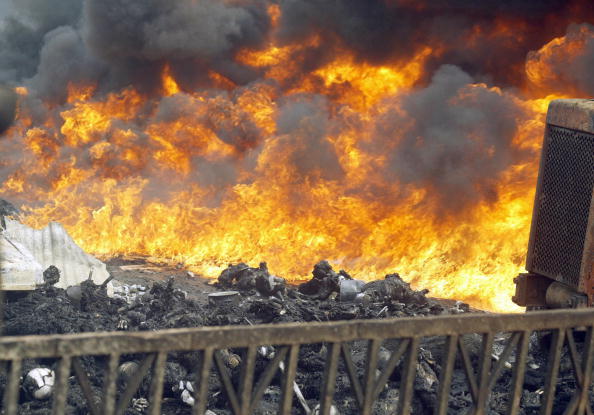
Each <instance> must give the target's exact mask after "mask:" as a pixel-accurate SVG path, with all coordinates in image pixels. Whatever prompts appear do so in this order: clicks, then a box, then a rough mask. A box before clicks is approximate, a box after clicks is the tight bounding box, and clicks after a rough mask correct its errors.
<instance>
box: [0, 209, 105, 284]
mask: <svg viewBox="0 0 594 415" xmlns="http://www.w3.org/2000/svg"><path fill="white" fill-rule="evenodd" d="M4 235H5V237H6V238H8V239H9V240H10V241H13V242H16V243H19V244H21V245H22V246H23V247H25V248H26V249H27V250H28V251H29V252H30V253H31V255H32V256H33V258H35V259H36V260H37V262H38V263H39V264H40V265H41V268H42V269H44V270H45V269H46V268H47V267H49V266H50V265H54V266H56V267H58V269H59V270H60V282H59V283H58V284H57V285H56V286H57V287H60V288H67V287H69V286H71V285H77V284H80V283H81V282H82V281H84V280H86V279H87V278H88V277H89V273H90V272H91V271H92V279H93V281H94V282H95V283H97V284H100V283H102V282H103V281H105V280H106V279H107V278H108V277H109V273H108V272H107V268H106V266H105V264H104V263H103V262H101V261H99V260H98V259H97V258H95V257H93V256H91V255H89V254H87V253H86V252H84V251H83V250H82V249H81V248H80V247H79V246H78V245H77V244H76V243H75V242H74V240H73V239H72V238H71V237H70V235H68V232H66V230H65V229H64V228H63V227H62V225H60V224H59V223H56V222H52V223H50V224H49V225H48V226H46V227H45V228H43V229H39V230H36V229H33V228H30V227H28V226H26V225H23V224H22V223H20V222H18V221H15V220H12V219H9V218H6V230H5V231H4ZM3 277H4V278H6V276H4V275H3ZM8 278H10V276H8ZM6 289H10V288H8V287H6Z"/></svg>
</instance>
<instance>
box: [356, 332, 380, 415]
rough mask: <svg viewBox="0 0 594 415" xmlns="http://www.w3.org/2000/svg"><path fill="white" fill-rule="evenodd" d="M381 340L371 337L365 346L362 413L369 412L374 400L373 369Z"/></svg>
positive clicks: (375, 365) (375, 366)
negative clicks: (365, 358)
mask: <svg viewBox="0 0 594 415" xmlns="http://www.w3.org/2000/svg"><path fill="white" fill-rule="evenodd" d="M381 344H382V341H381V340H379V339H373V340H370V341H369V345H368V346H367V365H366V367H365V398H364V400H363V407H362V408H361V409H362V411H361V413H362V414H363V415H369V414H370V413H371V407H372V405H373V402H374V401H375V396H374V394H373V390H374V387H375V383H376V376H375V371H376V369H377V360H378V353H379V349H380V346H381Z"/></svg>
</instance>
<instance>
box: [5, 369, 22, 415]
mask: <svg viewBox="0 0 594 415" xmlns="http://www.w3.org/2000/svg"><path fill="white" fill-rule="evenodd" d="M22 364H23V362H22V361H21V359H15V360H13V361H12V362H11V363H10V375H9V378H8V384H7V385H6V390H5V391H4V407H5V408H6V415H16V413H17V409H18V403H19V382H20V381H21V369H22Z"/></svg>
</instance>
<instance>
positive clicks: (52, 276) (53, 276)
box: [43, 265, 60, 286]
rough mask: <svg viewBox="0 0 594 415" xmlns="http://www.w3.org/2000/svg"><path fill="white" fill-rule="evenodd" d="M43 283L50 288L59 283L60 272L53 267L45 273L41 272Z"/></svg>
mask: <svg viewBox="0 0 594 415" xmlns="http://www.w3.org/2000/svg"><path fill="white" fill-rule="evenodd" d="M43 282H44V283H45V284H46V285H48V286H52V285H55V284H57V283H58V282H60V270H59V269H58V268H57V267H55V266H54V265H50V266H49V267H48V268H47V269H46V270H45V271H43Z"/></svg>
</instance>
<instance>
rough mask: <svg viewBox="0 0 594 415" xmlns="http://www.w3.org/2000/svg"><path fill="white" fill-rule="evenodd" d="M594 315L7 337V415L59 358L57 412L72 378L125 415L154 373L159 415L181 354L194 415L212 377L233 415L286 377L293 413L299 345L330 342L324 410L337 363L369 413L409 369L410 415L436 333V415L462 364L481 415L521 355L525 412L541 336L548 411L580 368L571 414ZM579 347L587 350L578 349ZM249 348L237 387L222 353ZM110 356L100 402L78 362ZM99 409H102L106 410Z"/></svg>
mask: <svg viewBox="0 0 594 415" xmlns="http://www.w3.org/2000/svg"><path fill="white" fill-rule="evenodd" d="M593 325H594V309H590V308H588V309H583V310H564V311H558V310H548V311H540V312H534V313H527V314H522V315H489V314H466V315H455V316H440V317H435V318H400V319H383V320H365V321H348V322H332V323H310V324H279V325H262V326H228V327H210V328H193V329H174V330H163V331H158V332H134V333H129V332H117V333H83V334H75V335H52V336H23V337H4V338H1V339H0V357H1V358H2V360H4V361H8V362H10V365H9V369H8V372H9V376H8V384H7V387H6V390H5V395H4V399H3V406H4V412H3V413H5V414H7V415H13V414H16V413H17V405H18V402H17V400H18V392H19V382H20V379H19V377H20V374H21V367H22V362H23V360H24V359H30V358H58V359H59V364H58V369H57V381H56V386H55V390H54V398H53V413H54V414H61V413H63V412H64V408H65V402H66V394H67V388H68V378H69V377H70V374H71V372H74V374H75V376H76V378H77V379H78V382H79V383H80V386H81V389H82V390H83V392H84V395H85V397H86V400H87V406H88V409H89V412H90V413H91V414H107V415H111V414H123V413H124V411H125V409H126V408H127V407H128V405H129V403H130V401H131V398H132V397H133V395H134V393H135V391H136V390H137V389H138V387H139V385H140V383H141V380H142V378H143V377H144V376H145V375H146V374H147V373H148V372H149V371H152V375H153V376H152V384H151V390H150V391H151V392H150V397H149V401H150V404H151V406H150V409H149V412H148V413H150V414H151V415H157V414H160V406H161V397H162V393H163V377H164V367H165V363H166V360H167V354H168V353H170V352H174V351H201V353H202V364H201V365H200V366H201V367H196V373H197V374H198V379H200V380H199V383H198V388H197V392H196V394H197V396H196V404H195V405H194V408H193V413H194V414H200V415H202V414H204V412H205V409H206V407H207V391H208V379H209V375H210V373H211V371H215V372H216V373H218V376H219V379H220V381H221V384H222V385H223V386H224V390H225V393H226V394H227V397H228V401H229V405H230V407H231V409H232V411H233V413H234V414H237V415H247V414H250V413H252V412H253V410H254V408H255V407H256V405H257V404H258V402H259V400H260V399H261V398H262V396H263V394H264V391H265V389H266V388H267V386H268V385H270V383H271V381H272V379H273V377H274V376H275V375H276V373H277V372H279V371H280V372H281V377H282V391H283V395H282V396H283V397H282V400H281V402H280V407H279V408H278V413H282V414H290V413H291V406H292V402H293V399H292V397H293V388H292V386H293V382H294V379H295V374H296V370H297V359H298V352H299V347H300V345H303V344H310V343H321V342H324V343H325V344H326V345H327V350H328V352H327V357H326V366H325V373H324V382H323V386H322V389H321V390H320V403H321V413H323V414H326V415H327V414H328V413H330V408H331V405H332V399H333V395H334V388H335V380H336V375H337V369H338V365H339V360H340V359H343V361H344V365H345V367H346V369H347V372H348V375H349V378H350V384H351V389H352V393H353V395H354V396H355V398H356V400H357V402H358V404H359V408H360V413H361V414H370V413H372V406H373V403H374V401H375V400H376V399H377V397H378V395H379V394H380V392H381V391H382V389H383V388H384V386H385V384H386V382H387V380H388V378H389V376H390V374H391V373H392V372H393V371H394V370H395V369H396V368H397V366H398V367H400V368H401V370H402V371H403V373H402V374H401V386H400V395H399V396H400V398H399V413H400V414H407V413H409V411H410V403H411V399H412V394H413V381H414V379H415V373H416V371H417V361H418V351H419V345H420V344H421V342H422V341H423V339H424V338H434V337H435V336H438V337H440V338H441V339H442V341H443V355H442V356H441V357H439V358H440V359H441V360H440V364H441V372H440V373H439V387H438V405H437V408H436V414H438V415H444V414H446V412H447V408H448V396H449V390H450V385H451V380H452V373H453V370H454V364H455V361H456V359H459V362H461V365H462V366H463V367H464V371H465V374H466V378H467V381H468V385H469V390H470V394H471V398H472V401H473V405H474V413H475V414H484V413H485V411H486V405H487V403H488V400H489V395H490V392H491V390H492V388H493V386H494V385H495V382H496V380H497V378H498V376H499V375H500V373H501V370H502V368H503V367H504V365H509V364H510V363H509V361H510V356H512V355H514V359H512V360H513V361H512V362H511V364H512V365H513V379H512V383H511V388H510V390H509V394H510V397H509V407H508V408H506V411H507V413H508V414H517V413H518V412H519V403H520V399H521V396H522V390H523V388H522V386H523V379H524V374H525V368H526V357H527V354H528V351H529V350H528V349H529V344H530V342H529V338H530V336H531V335H532V334H533V333H534V332H541V331H547V332H549V333H552V344H551V347H550V352H549V353H550V355H549V362H548V368H547V376H546V385H543V387H544V390H543V395H542V408H541V414H550V413H551V411H552V410H553V399H554V396H555V386H556V382H557V374H558V371H559V364H560V361H561V355H562V352H563V350H564V348H565V347H566V348H567V349H565V350H566V351H567V353H568V354H569V356H570V357H571V361H572V363H573V369H574V374H575V379H576V386H577V387H576V389H575V394H574V396H573V398H572V399H571V402H570V404H569V406H568V407H567V408H566V410H565V413H567V414H586V413H592V412H591V403H590V402H589V401H588V400H589V391H590V386H591V383H592V366H593V363H594V362H593V357H594V353H593V352H594V337H593V335H592V334H593V331H592V330H593ZM577 327H580V328H581V329H582V330H584V329H585V331H586V339H585V343H584V344H583V348H582V349H581V350H582V353H578V350H579V349H580V348H578V347H577V346H576V340H575V338H574V334H573V333H574V329H575V328H577ZM469 333H479V334H481V335H482V339H483V341H482V352H481V354H480V356H479V359H478V363H479V364H478V367H473V364H472V359H471V358H470V356H469V352H468V350H467V348H466V346H465V343H464V341H463V336H464V335H465V334H469ZM496 333H507V334H508V337H507V338H508V340H507V344H506V346H505V348H504V350H503V351H502V352H501V354H500V355H499V359H498V360H497V361H495V362H493V360H492V345H493V339H494V336H495V334H496ZM387 339H390V340H391V341H393V342H394V344H395V347H393V348H392V352H391V356H390V358H389V361H388V363H387V365H386V366H385V368H384V370H383V371H382V372H381V373H380V374H379V375H378V374H377V372H376V368H377V363H378V350H379V347H380V345H381V344H382V342H383V341H384V340H387ZM355 340H367V341H368V351H367V360H366V366H365V371H364V373H363V374H362V376H360V375H359V374H358V372H357V370H356V369H355V366H354V364H353V361H352V359H351V354H350V349H349V342H352V341H355ZM260 345H274V346H275V347H276V351H277V352H276V354H275V356H274V357H273V358H272V359H271V360H270V361H269V363H268V366H267V368H266V369H265V370H264V372H263V373H262V374H261V376H260V378H259V379H254V368H255V363H256V359H257V358H258V354H257V349H258V346H260ZM580 346H581V345H580ZM223 348H245V354H244V359H243V362H242V370H241V373H242V375H241V379H240V381H239V387H238V389H237V390H236V389H235V388H234V386H233V382H232V380H231V378H230V375H229V373H228V371H227V368H226V366H225V364H224V362H223V359H222V357H221V354H220V352H219V350H220V349H223ZM130 353H142V354H144V355H145V357H144V360H143V361H142V363H141V364H140V367H139V369H138V371H137V372H136V374H135V375H134V376H133V378H132V379H131V380H130V381H129V384H128V387H127V389H126V390H125V392H123V393H122V394H121V396H116V383H115V382H116V377H117V373H116V371H117V368H118V364H119V359H120V356H121V355H123V354H130ZM98 355H105V356H108V359H109V363H108V369H107V371H106V381H105V388H104V390H103V396H102V397H101V399H97V397H96V396H94V395H93V392H92V390H91V387H90V382H89V379H88V377H87V375H86V374H85V372H84V370H83V369H82V366H81V364H80V361H79V359H80V358H81V357H82V356H98ZM98 402H101V403H100V404H98Z"/></svg>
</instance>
